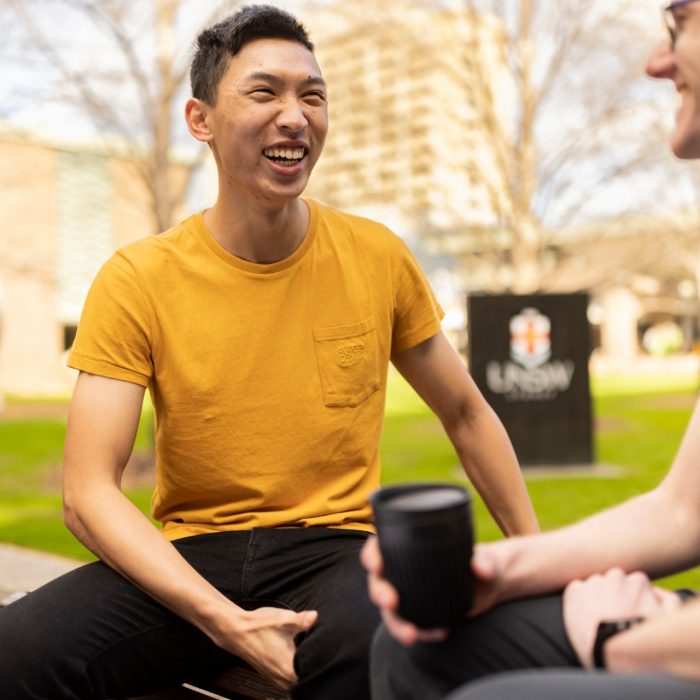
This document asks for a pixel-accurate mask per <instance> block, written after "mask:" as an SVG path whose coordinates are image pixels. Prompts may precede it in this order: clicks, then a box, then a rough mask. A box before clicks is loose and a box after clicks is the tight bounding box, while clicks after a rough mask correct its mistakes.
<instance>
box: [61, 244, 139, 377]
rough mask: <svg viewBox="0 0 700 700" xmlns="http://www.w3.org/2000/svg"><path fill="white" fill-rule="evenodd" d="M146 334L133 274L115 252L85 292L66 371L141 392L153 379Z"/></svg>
mask: <svg viewBox="0 0 700 700" xmlns="http://www.w3.org/2000/svg"><path fill="white" fill-rule="evenodd" d="M151 329H152V324H151V317H150V311H149V307H148V304H147V300H146V297H145V295H144V293H143V290H142V287H141V285H140V284H139V280H138V276H137V273H136V270H135V269H134V267H133V265H132V264H131V263H130V262H129V260H128V259H127V258H126V257H125V256H124V254H123V253H121V252H117V253H115V254H114V256H112V258H110V260H108V261H107V262H106V263H105V265H104V266H103V267H102V269H101V270H100V271H99V272H98V274H97V277H96V278H95V280H94V282H93V283H92V286H91V287H90V291H89V292H88V296H87V299H86V301H85V306H84V307H83V313H82V315H81V317H80V323H79V324H78V332H77V335H76V338H75V343H74V345H73V349H72V351H71V353H70V356H69V358H68V366H69V367H73V368H74V369H78V370H82V371H85V372H90V373H91V374H97V375H100V376H103V377H109V378H110V379H121V380H123V381H127V382H132V383H134V384H140V385H141V386H144V387H146V386H148V383H149V380H150V377H151V375H152V374H153V362H152V358H151Z"/></svg>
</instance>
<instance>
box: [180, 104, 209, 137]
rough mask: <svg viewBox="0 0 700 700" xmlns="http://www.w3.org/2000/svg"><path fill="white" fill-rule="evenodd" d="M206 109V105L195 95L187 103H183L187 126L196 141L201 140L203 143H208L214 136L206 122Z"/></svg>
mask: <svg viewBox="0 0 700 700" xmlns="http://www.w3.org/2000/svg"><path fill="white" fill-rule="evenodd" d="M208 109H209V107H208V105H207V104H206V103H204V102H202V100H199V99H197V98H196V97H190V99H189V100H187V104H185V121H186V122H187V128H188V129H189V130H190V134H192V136H194V137H195V138H196V139H197V141H202V142H203V143H209V142H210V141H211V140H212V138H213V137H214V135H213V134H212V133H211V130H210V129H209V124H208V123H207V112H208Z"/></svg>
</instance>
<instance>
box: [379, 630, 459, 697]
mask: <svg viewBox="0 0 700 700" xmlns="http://www.w3.org/2000/svg"><path fill="white" fill-rule="evenodd" d="M439 656H440V647H439V646H438V645H435V644H418V645H416V646H413V647H405V646H403V645H402V644H400V643H399V642H397V641H396V640H395V639H394V638H393V637H392V636H391V634H390V633H389V631H388V630H387V628H386V627H385V626H384V625H381V626H380V627H379V628H378V629H377V632H376V634H375V635H374V640H373V642H372V651H371V661H370V669H371V679H372V698H374V699H376V700H410V699H417V698H420V699H421V700H433V699H434V698H441V697H442V696H443V695H445V693H446V692H447V691H448V690H449V689H450V686H449V683H448V681H447V679H446V678H444V677H443V676H442V674H439V673H433V671H432V669H433V667H434V666H435V663H436V661H437V660H438V658H439Z"/></svg>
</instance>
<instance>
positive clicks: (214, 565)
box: [0, 528, 379, 700]
mask: <svg viewBox="0 0 700 700" xmlns="http://www.w3.org/2000/svg"><path fill="white" fill-rule="evenodd" d="M365 538H366V533H364V532H358V531H354V530H338V529H330V528H309V529H254V530H249V531H243V532H224V533H216V534H211V535H197V536H195V537H187V538H183V539H181V540H177V541H176V542H175V543H174V544H175V546H176V547H177V549H178V550H179V551H180V553H181V554H182V555H183V556H184V557H185V559H186V560H187V561H188V562H189V563H190V564H191V565H192V566H193V567H194V568H195V569H196V570H197V571H199V573H200V574H202V575H203V576H204V578H206V579H207V580H208V581H210V582H211V583H212V584H213V585H214V586H216V587H217V588H218V589H219V590H220V591H222V592H223V593H224V594H225V595H226V596H227V597H228V598H230V599H231V600H233V601H235V602H236V603H237V604H239V605H241V606H242V607H245V608H248V609H253V608H256V607H261V606H266V605H272V606H278V607H284V608H289V609H291V610H297V611H298V610H310V609H313V610H318V611H319V618H318V621H317V622H316V624H315V625H314V626H313V627H312V628H311V630H309V632H307V633H306V634H305V635H303V636H300V637H299V638H298V640H297V653H296V656H295V669H296V672H297V676H298V678H299V682H298V683H297V685H296V686H295V687H294V688H293V689H292V696H293V697H294V698H299V699H302V698H303V699H306V698H315V699H318V700H321V699H323V700H329V699H330V698H333V699H334V700H338V699H342V698H347V699H348V700H350V699H352V700H358V699H363V698H369V697H370V693H369V679H368V659H369V646H370V642H371V638H372V634H373V633H374V630H375V628H376V626H377V624H378V622H379V616H378V613H377V611H376V609H375V608H374V606H373V605H372V604H371V603H370V601H369V599H368V597H367V584H366V579H365V574H364V571H363V569H362V567H361V565H360V563H359V552H360V549H361V547H362V544H363V543H364V541H365ZM231 659H232V657H231V656H230V655H229V654H228V653H227V652H225V651H223V650H222V649H220V648H219V647H217V646H216V645H215V644H213V642H211V641H210V640H209V638H208V637H207V636H206V635H204V634H203V633H202V632H200V631H199V630H198V629H196V628H195V627H194V626H192V625H190V624H189V623H187V622H185V621H184V620H182V619H181V618H179V617H178V616H176V615H174V614H173V613H171V612H170V611H168V610H166V609H165V608H164V607H163V606H161V605H160V604H159V603H157V602H156V601H154V600H153V599H152V598H150V597H149V596H148V595H146V594H145V593H143V592H142V591H141V590H139V589H138V588H136V587H135V586H134V585H133V584H131V583H130V582H129V581H127V580H126V579H124V578H123V577H122V576H120V575H119V574H117V573H116V572H115V571H113V570H112V569H110V568H109V567H108V566H106V565H104V564H102V563H100V562H97V563H94V564H88V565H86V566H84V567H81V568H79V569H76V570H75V571H72V572H70V573H68V574H66V575H65V576H61V577H60V578H58V579H56V580H54V581H52V582H50V583H48V584H47V585H46V586H43V587H42V588H40V589H38V590H36V591H34V592H32V593H31V594H30V595H28V596H26V597H25V598H23V599H21V600H19V601H17V602H16V603H13V604H12V605H9V606H8V607H7V608H5V609H3V610H1V611H0V697H2V698H3V699H4V700H29V699H30V698H31V699H32V700H38V699H39V698H41V699H45V700H64V699H68V698H70V699H71V700H90V699H93V698H95V699H97V698H100V699H103V698H108V697H124V696H130V695H142V694H146V693H148V692H151V691H154V690H158V689H162V688H168V687H171V686H173V685H176V684H177V683H179V682H181V681H183V680H188V679H189V680H192V679H193V678H196V677H197V676H200V675H205V674H210V673H214V672H218V671H221V670H223V669H225V668H226V667H227V666H229V665H230V664H231Z"/></svg>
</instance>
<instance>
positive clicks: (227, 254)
mask: <svg viewBox="0 0 700 700" xmlns="http://www.w3.org/2000/svg"><path fill="white" fill-rule="evenodd" d="M312 49H313V47H312V44H311V43H310V41H309V39H308V36H307V35H306V32H305V31H304V29H303V27H301V25H299V24H298V22H297V21H296V20H295V19H294V18H293V17H292V16H291V15H289V14H287V13H285V12H283V11H281V10H279V9H276V8H273V7H268V6H250V7H245V8H243V9H241V10H240V11H239V12H237V13H236V14H235V15H233V16H231V17H230V18H229V19H227V20H225V21H224V22H222V23H220V24H217V25H215V26H214V27H212V28H210V29H208V30H206V31H204V32H203V33H202V34H201V35H200V37H199V39H198V47H197V51H196V54H195V57H194V60H193V64H192V72H191V81H192V92H193V96H192V98H191V99H190V100H189V101H188V102H187V106H186V120H187V124H188V126H189V129H190V132H191V133H192V135H193V136H194V137H195V138H196V139H198V140H199V141H202V142H204V143H207V144H208V145H209V146H210V147H211V150H212V153H213V155H214V158H215V161H216V166H217V169H218V177H219V192H218V197H217V200H216V203H215V204H214V206H213V207H211V208H210V209H208V210H206V211H205V212H203V213H199V214H197V215H195V216H193V217H191V218H189V219H187V220H186V221H184V222H183V223H182V224H180V225H178V226H176V227H174V228H173V229H171V230H170V231H167V232H165V233H163V234H162V235H160V236H156V237H150V238H147V239H145V240H143V241H139V242H136V243H134V244H132V245H129V246H127V247H125V248H124V249H122V250H120V251H118V252H117V253H116V254H115V255H114V256H113V257H112V258H111V259H110V260H109V261H108V262H107V263H106V264H105V266H104V267H103V269H102V270H101V271H100V273H99V275H98V277H97V278H96V280H95V282H94V284H93V286H92V289H91V291H90V294H89V296H88V299H87V302H86V305H85V309H84V312H83V316H82V319H81V322H80V327H79V331H78V337H77V339H76V342H75V346H74V348H73V351H72V354H71V357H70V364H71V366H73V367H75V368H77V369H79V370H80V375H79V377H78V380H77V384H76V387H75V393H74V397H73V401H72V403H71V409H70V417H69V426H68V434H67V438H66V448H65V469H64V501H65V513H66V522H67V524H68V526H69V527H70V528H71V530H72V531H73V532H74V533H75V534H76V536H77V537H78V538H79V539H80V540H81V541H82V542H83V543H84V544H85V545H86V546H87V547H88V548H89V549H90V550H92V551H93V552H94V553H95V554H96V555H97V556H98V558H99V559H100V560H101V561H100V562H98V563H94V564H90V565H88V566H86V567H83V568H81V569H78V570H77V571H75V572H73V573H71V574H69V575H67V576H65V577H62V578H60V579H58V580H56V581H54V582H52V583H51V584H49V585H48V586H46V587H44V588H42V589H40V590H38V591H35V592H33V593H32V594H31V595H29V596H27V597H26V598H25V599H23V600H21V601H19V602H17V603H14V604H13V605H10V606H8V607H7V608H6V609H4V610H2V611H0V694H1V695H2V697H3V698H5V699H7V700H20V699H25V698H27V699H28V698H34V699H36V698H47V699H49V698H50V699H51V700H60V699H62V698H80V699H81V700H85V699H87V698H104V697H124V696H134V695H139V694H143V693H145V692H147V691H151V690H154V689H158V688H165V687H170V686H173V685H174V684H176V683H178V682H180V681H182V680H184V679H187V678H191V677H193V676H196V675H199V674H205V673H208V672H212V671H216V670H221V669H223V668H225V667H226V666H227V665H229V664H230V662H231V655H235V656H239V657H242V658H243V659H245V660H246V661H248V662H249V663H250V664H252V665H253V666H254V667H256V668H258V669H259V670H261V671H262V672H264V673H266V674H267V675H269V676H270V677H271V678H272V679H273V680H274V681H275V682H276V683H277V684H278V685H279V686H280V687H283V688H290V687H291V693H292V695H293V697H295V698H317V699H318V700H330V699H331V698H332V699H333V700H343V699H344V698H347V699H348V700H362V699H363V698H368V697H369V682H368V650H369V644H370V640H371V637H372V634H373V632H374V629H375V627H376V625H377V623H378V620H379V616H378V613H377V611H376V609H375V608H374V606H373V605H372V604H371V603H370V601H369V599H368V597H367V591H366V584H365V578H364V572H363V571H362V567H361V566H360V564H359V552H360V548H361V546H362V544H363V543H364V541H365V540H366V537H367V536H368V534H369V533H370V532H371V531H372V525H371V513H370V507H369V505H368V496H369V494H370V493H371V492H372V491H373V490H374V489H376V488H377V487H378V486H379V458H378V443H379V435H380V432H381V426H382V419H383V411H384V393H385V389H386V379H387V369H388V363H389V361H390V360H391V361H393V363H394V364H395V365H396V367H398V368H399V370H400V371H401V372H402V373H403V374H404V376H405V377H406V378H407V379H408V380H409V381H410V382H411V383H412V384H413V386H414V387H415V388H416V389H417V390H418V392H419V393H420V394H421V395H422V396H423V397H424V398H425V399H426V401H427V402H428V403H429V404H430V405H431V407H432V408H433V409H434V410H435V412H436V413H437V415H438V416H439V417H440V419H441V420H442V422H443V424H444V425H445V428H446V430H447V433H448V435H449V436H450V438H451V439H452V441H453V443H454V445H455V448H456V450H457V452H458V454H459V458H460V459H461V461H462V463H463V465H464V467H465V469H466V471H467V473H468V474H469V476H470V477H471V479H472V481H473V483H474V484H475V486H476V488H478V489H479V490H480V492H481V493H482V495H483V496H484V499H485V501H486V503H487V504H488V505H489V507H490V508H491V510H492V512H493V514H494V517H495V518H496V519H497V520H498V522H499V524H500V525H501V527H502V529H503V530H504V531H505V532H506V533H509V534H515V533H526V532H532V531H534V530H536V528H537V523H536V520H535V517H534V514H533V511H532V507H531V504H530V501H529V499H528V497H527V492H526V490H525V488H524V484H523V481H522V477H521V475H520V472H519V469H518V465H517V463H516V460H515V457H514V454H513V451H512V448H511V446H510V443H509V441H508V438H507V436H506V435H505V432H504V431H503V428H502V426H501V425H500V423H499V422H498V420H497V419H496V417H495V416H494V414H493V412H492V411H491V410H490V409H489V408H488V406H487V405H486V403H485V402H484V400H483V398H482V397H481V395H480V394H479V392H478V391H477V390H476V388H475V386H474V384H473V382H472V381H471V379H470V378H469V375H468V374H467V372H466V370H465V369H464V367H463V365H462V364H461V362H460V360H459V359H458V357H457V356H456V354H455V353H454V351H453V350H452V349H451V347H450V346H449V344H448V343H447V341H446V340H445V338H444V336H443V335H442V333H441V332H440V323H439V321H440V316H441V311H440V308H439V306H438V304H437V302H436V301H435V299H434V297H433V295H432V293H431V291H430V289H429V287H428V285H427V283H426V281H425V279H424V277H423V274H422V273H421V271H420V269H419V267H418V265H417V264H416V262H415V260H414V259H413V257H412V256H411V254H410V253H409V251H408V249H407V248H406V246H405V245H404V244H403V243H402V242H401V240H400V239H399V238H398V237H396V236H395V235H394V234H392V233H391V232H389V231H388V230H387V229H386V228H384V227H383V226H381V225H379V224H377V223H374V222H371V221H368V220H365V219H361V218H358V217H354V216H348V215H345V214H342V213H340V212H337V211H335V210H332V209H330V208H327V207H323V206H321V205H319V204H318V203H316V202H313V201H304V200H302V199H300V195H301V194H302V192H303V190H304V188H305V186H306V184H307V182H308V179H309V176H310V174H311V171H312V169H313V167H314V164H315V163H316V161H317V159H318V157H319V156H320V154H321V150H322V148H323V143H324V139H325V137H326V131H327V129H328V114H327V89H326V85H325V83H324V81H323V77H322V75H321V71H320V69H319V66H318V64H317V63H316V59H315V58H314V55H313V50H312ZM146 388H149V390H150V393H151V397H152V400H153V405H154V407H155V414H156V455H157V462H156V467H157V476H156V488H155V492H154V495H153V514H154V517H155V518H156V519H157V520H159V521H160V522H161V523H162V526H163V527H162V531H160V532H159V531H158V530H157V529H156V528H155V527H153V525H152V524H151V523H150V522H149V520H148V519H147V518H146V517H144V516H143V515H142V514H141V513H140V512H139V511H138V510H137V509H136V508H135V507H134V506H133V505H132V504H131V503H130V502H129V501H128V500H127V499H126V498H125V497H124V496H123V494H122V492H121V489H120V481H121V475H122V472H123V469H124V466H125V464H126V461H127V459H128V457H129V454H130V452H131V449H132V447H133V440H134V435H135V432H136V427H137V424H138V420H139V415H140V411H141V404H142V400H143V395H144V391H145V389H146Z"/></svg>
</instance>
